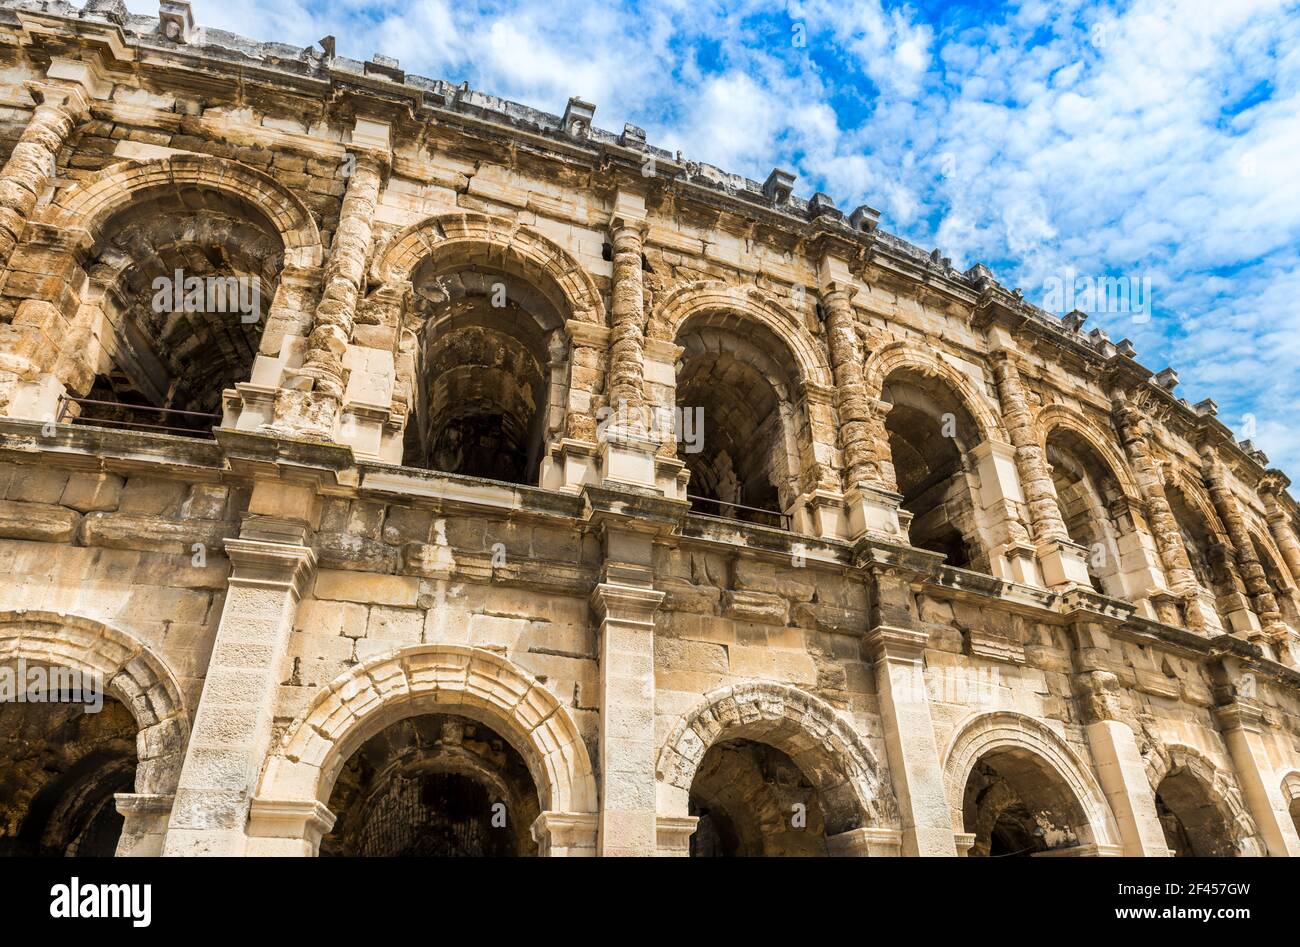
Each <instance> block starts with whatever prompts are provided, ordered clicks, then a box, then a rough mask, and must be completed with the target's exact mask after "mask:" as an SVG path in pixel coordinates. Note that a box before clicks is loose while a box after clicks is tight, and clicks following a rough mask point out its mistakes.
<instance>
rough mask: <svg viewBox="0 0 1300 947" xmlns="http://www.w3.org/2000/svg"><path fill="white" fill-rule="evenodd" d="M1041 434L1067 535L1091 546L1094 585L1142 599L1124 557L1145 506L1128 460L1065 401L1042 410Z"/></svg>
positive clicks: (1116, 594) (1131, 546)
mask: <svg viewBox="0 0 1300 947" xmlns="http://www.w3.org/2000/svg"><path fill="white" fill-rule="evenodd" d="M1037 432H1038V436H1039V438H1040V443H1041V445H1042V450H1043V455H1042V456H1043V457H1044V458H1045V460H1046V461H1047V470H1048V473H1049V474H1050V476H1051V478H1052V483H1053V486H1054V492H1055V495H1056V506H1057V510H1058V511H1059V513H1060V516H1061V519H1062V521H1063V522H1064V524H1065V529H1066V532H1067V534H1068V535H1069V538H1070V539H1071V540H1072V541H1073V542H1076V543H1078V544H1079V545H1081V546H1083V547H1085V548H1086V550H1087V554H1086V560H1085V561H1086V564H1087V571H1088V577H1089V579H1090V580H1091V582H1092V585H1093V587H1094V588H1095V589H1096V590H1097V591H1098V592H1101V593H1102V594H1105V595H1110V596H1113V597H1115V598H1130V597H1131V598H1137V597H1140V596H1141V594H1142V593H1143V592H1144V591H1145V587H1144V586H1143V585H1142V583H1141V581H1138V582H1136V583H1135V582H1134V581H1133V580H1132V577H1131V576H1130V575H1129V574H1128V571H1127V568H1126V567H1127V566H1129V565H1130V563H1129V562H1128V561H1126V560H1127V559H1128V555H1129V554H1130V553H1131V552H1132V550H1133V549H1134V546H1135V545H1136V544H1137V543H1135V542H1134V541H1132V540H1131V537H1133V536H1134V535H1135V534H1136V533H1137V532H1138V530H1139V529H1140V528H1141V527H1140V526H1139V525H1138V524H1139V517H1140V516H1141V512H1140V511H1141V510H1142V509H1143V505H1142V502H1141V499H1140V495H1139V494H1138V492H1137V489H1136V484H1135V483H1134V481H1133V479H1132V477H1131V475H1130V473H1129V470H1128V466H1127V464H1125V463H1124V461H1123V459H1122V458H1121V457H1119V455H1118V453H1117V452H1116V450H1115V449H1114V447H1113V446H1112V444H1111V440H1110V439H1109V438H1108V437H1106V435H1105V434H1104V433H1103V432H1102V431H1101V430H1099V429H1098V427H1097V426H1095V425H1094V424H1092V423H1091V422H1090V421H1089V420H1088V419H1086V418H1084V417H1083V416H1081V415H1080V414H1079V412H1077V411H1072V410H1070V409H1068V408H1065V407H1064V406H1062V405H1051V406H1050V407H1048V408H1046V409H1044V410H1043V411H1042V412H1040V413H1039V415H1038V419H1037ZM1126 540H1127V541H1126ZM1137 542H1138V543H1140V540H1138V541H1137Z"/></svg>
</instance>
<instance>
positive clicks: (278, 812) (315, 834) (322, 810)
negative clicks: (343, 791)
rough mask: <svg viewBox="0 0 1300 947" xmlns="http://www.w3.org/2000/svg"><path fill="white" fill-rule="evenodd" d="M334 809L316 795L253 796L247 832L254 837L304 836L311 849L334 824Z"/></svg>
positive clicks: (302, 837) (296, 837)
mask: <svg viewBox="0 0 1300 947" xmlns="http://www.w3.org/2000/svg"><path fill="white" fill-rule="evenodd" d="M334 820H335V816H334V813H333V812H331V811H330V810H329V808H328V807H327V806H326V805H325V804H324V803H323V802H320V801H319V800H316V799H254V800H253V801H252V804H251V806H250V807H249V813H248V834H249V835H250V836H251V837H254V838H291V839H304V840H306V841H308V842H310V843H311V845H312V848H313V849H314V848H315V847H316V846H317V845H319V844H320V840H321V836H323V835H325V833H327V832H328V831H329V830H330V829H332V828H334Z"/></svg>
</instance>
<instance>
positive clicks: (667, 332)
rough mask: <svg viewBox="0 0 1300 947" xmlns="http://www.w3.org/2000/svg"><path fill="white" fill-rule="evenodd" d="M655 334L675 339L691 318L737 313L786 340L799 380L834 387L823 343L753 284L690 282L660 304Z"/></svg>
mask: <svg viewBox="0 0 1300 947" xmlns="http://www.w3.org/2000/svg"><path fill="white" fill-rule="evenodd" d="M656 308H657V312H656V313H655V315H654V319H653V325H652V327H651V334H652V335H654V336H656V337H661V338H663V339H664V340H666V341H671V340H673V339H675V338H676V337H677V335H678V334H679V333H680V331H681V328H682V325H683V324H684V323H685V322H686V321H687V320H689V319H692V318H695V317H698V316H703V315H709V314H722V313H728V314H734V315H735V316H736V317H737V319H738V320H739V321H740V322H741V323H743V322H744V321H745V320H749V321H752V322H755V323H757V324H759V325H762V326H764V327H766V328H767V329H768V330H769V331H771V332H772V333H773V334H774V335H776V337H777V338H778V339H780V340H781V342H782V343H784V345H785V347H786V349H787V350H788V351H789V353H790V355H791V357H792V359H793V360H794V364H795V365H796V367H797V368H798V373H799V378H798V379H797V380H798V381H801V382H803V383H804V384H812V385H818V386H822V387H825V388H830V387H832V386H833V385H834V380H833V376H832V374H831V368H830V363H829V361H828V360H827V357H826V354H825V353H824V352H823V351H822V346H821V344H819V343H818V341H817V340H816V339H815V338H814V337H813V336H812V335H811V333H809V332H808V330H807V329H806V328H804V327H803V326H802V325H801V324H800V323H799V320H798V319H797V318H795V316H794V315H793V314H792V313H790V312H789V311H788V310H786V309H785V307H783V306H781V305H780V304H778V303H777V302H775V301H774V300H773V299H771V298H770V297H768V296H767V295H766V294H764V293H763V292H762V291H760V290H758V289H756V288H754V287H752V286H731V285H728V284H726V283H722V282H717V281H701V282H695V283H687V284H685V285H683V286H679V287H677V288H676V289H674V290H673V291H672V292H670V293H669V294H668V295H667V296H665V297H664V298H663V300H662V301H661V302H660V303H659V304H658V306H657V307H656Z"/></svg>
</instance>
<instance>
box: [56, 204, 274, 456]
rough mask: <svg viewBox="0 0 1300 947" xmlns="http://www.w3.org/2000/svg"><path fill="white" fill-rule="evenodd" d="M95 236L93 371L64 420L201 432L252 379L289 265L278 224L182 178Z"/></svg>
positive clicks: (90, 266) (129, 207) (90, 264)
mask: <svg viewBox="0 0 1300 947" xmlns="http://www.w3.org/2000/svg"><path fill="white" fill-rule="evenodd" d="M96 233H97V234H98V237H97V240H96V243H95V245H94V246H93V247H92V248H91V249H90V251H89V254H88V257H87V260H86V263H85V269H86V272H87V274H88V275H89V277H90V292H89V295H88V300H89V301H91V302H94V303H97V304H98V306H99V320H98V325H97V327H96V339H95V342H96V344H97V352H96V354H97V359H96V367H95V372H96V374H95V377H94V381H93V383H92V384H91V387H90V389H89V390H88V391H87V392H86V393H85V394H84V396H83V397H81V398H69V400H68V401H67V402H65V405H64V408H63V416H62V418H61V419H62V420H67V421H72V422H73V423H84V424H96V425H105V426H109V427H120V428H126V429H130V430H141V431H162V432H166V433H173V434H182V435H195V434H199V435H204V434H206V433H207V432H208V431H209V430H210V429H211V428H212V427H213V426H214V425H215V424H217V423H219V421H220V416H221V411H222V392H223V391H225V390H226V389H228V388H233V387H234V386H235V385H236V384H238V383H241V382H246V381H248V380H249V378H250V377H251V373H252V365H253V360H254V358H255V356H256V355H257V351H258V344H259V342H260V340H261V336H262V331H263V329H264V327H265V325H266V320H267V316H268V314H269V312H270V308H271V305H272V301H273V300H274V298H275V293H276V289H277V287H278V284H279V279H280V272H281V269H282V268H283V265H284V256H285V246H284V242H283V240H282V239H281V237H280V234H279V231H278V230H277V228H276V226H275V225H274V224H273V223H272V222H271V220H270V219H268V218H267V216H266V215H265V214H264V213H263V211H262V210H261V209H260V208H258V207H256V206H255V205H254V204H253V203H252V202H251V201H249V200H248V199H246V198H244V197H240V196H236V195H234V194H231V193H228V192H225V191H218V190H213V189H210V188H205V187H202V186H199V185H185V186H181V187H173V188H167V189H158V190H154V191H149V192H148V193H147V194H146V195H145V196H140V197H137V198H136V199H135V200H133V201H131V202H130V203H129V204H126V205H125V206H123V207H122V208H121V209H119V210H118V211H117V212H116V213H114V214H113V215H112V216H111V217H109V218H108V219H107V220H106V221H105V222H104V223H103V224H102V225H100V226H99V227H97V228H96Z"/></svg>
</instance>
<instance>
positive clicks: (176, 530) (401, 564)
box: [0, 0, 1300, 857]
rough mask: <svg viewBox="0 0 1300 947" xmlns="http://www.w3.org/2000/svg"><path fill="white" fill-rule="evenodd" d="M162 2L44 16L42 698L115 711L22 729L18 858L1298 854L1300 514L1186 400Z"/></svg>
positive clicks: (357, 68)
mask: <svg viewBox="0 0 1300 947" xmlns="http://www.w3.org/2000/svg"><path fill="white" fill-rule="evenodd" d="M164 6H165V7H166V9H165V10H161V11H160V14H161V15H160V17H159V18H153V17H144V16H138V15H133V14H129V13H128V12H127V11H126V10H125V8H124V6H123V5H122V4H120V3H116V2H114V0H96V2H92V3H88V4H87V6H86V8H85V9H79V8H77V7H74V6H71V5H69V4H66V3H63V2H57V0H49V2H45V0H25V2H13V0H4V2H0V40H2V41H3V42H0V57H2V59H3V70H2V71H0V97H2V98H3V100H2V101H0V158H3V159H4V165H3V169H2V170H0V264H3V269H2V271H0V672H6V671H7V669H11V668H15V667H17V666H18V665H19V662H23V666H26V665H27V663H33V664H39V665H42V666H50V667H64V668H67V669H72V670H76V671H77V672H78V673H81V674H85V675H89V676H90V677H91V678H92V679H94V680H97V679H98V678H96V675H98V676H99V678H102V679H103V684H104V687H103V694H102V696H103V697H104V700H105V701H106V702H107V704H108V706H110V707H113V708H116V710H110V711H108V712H107V713H105V714H104V715H103V716H99V717H89V716H88V717H87V720H85V721H73V722H71V723H69V721H68V720H67V718H66V717H60V716H59V714H60V713H61V712H62V711H61V709H60V706H59V705H57V704H55V705H50V704H45V703H42V702H39V701H26V700H22V701H19V700H17V699H11V697H13V696H15V695H16V692H14V694H11V695H10V697H6V698H5V699H4V700H0V761H3V762H4V764H5V765H6V767H7V771H8V772H11V773H13V774H16V776H15V778H14V779H12V780H10V781H9V783H7V784H6V785H7V786H10V785H12V786H13V787H16V788H13V789H5V790H4V792H0V852H10V851H13V852H20V853H31V852H33V851H40V852H46V853H51V854H53V853H58V854H67V853H83V854H84V853H93V852H97V851H104V850H105V849H107V850H110V851H111V850H113V849H116V851H117V852H118V853H120V854H123V855H126V854H158V853H166V854H171V855H204V854H242V855H269V854H281V855H283V854H293V855H312V854H317V853H325V854H344V855H365V854H381V855H382V854H420V853H428V854H437V853H440V854H452V853H454V854H540V855H549V856H561V855H563V856H586V855H615V854H622V855H679V854H696V855H711V854H748V855H760V854H762V855H779V854H796V855H810V854H829V855H849V856H868V857H880V856H893V855H900V854H901V855H933V856H939V855H947V856H956V855H965V856H979V855H988V854H999V855H1004V854H1032V855H1062V854H1065V855H1084V854H1088V855H1109V854H1118V853H1123V854H1130V855H1148V856H1163V855H1166V854H1170V853H1173V854H1222V855H1227V854H1233V855H1248V854H1269V855H1296V854H1300V837H1298V836H1297V826H1296V818H1297V816H1300V752H1298V751H1297V747H1300V636H1298V632H1300V592H1298V588H1300V539H1298V538H1297V522H1298V521H1300V518H1298V512H1300V511H1298V510H1297V506H1296V502H1295V500H1294V499H1293V498H1292V497H1291V495H1290V494H1289V493H1288V492H1287V488H1288V486H1289V482H1288V481H1287V479H1286V477H1285V476H1284V475H1283V474H1281V473H1280V472H1279V471H1276V470H1270V469H1269V468H1268V464H1267V458H1266V457H1264V456H1263V454H1262V453H1260V452H1259V451H1257V450H1255V448H1254V447H1253V446H1252V445H1250V444H1249V443H1248V442H1241V443H1238V442H1237V441H1236V440H1235V438H1234V437H1233V436H1232V434H1231V432H1230V431H1228V429H1227V428H1226V427H1224V426H1223V425H1222V424H1221V423H1220V422H1219V421H1218V420H1217V419H1216V418H1215V415H1214V408H1213V404H1212V403H1210V402H1202V403H1201V404H1200V405H1196V406H1193V405H1190V404H1188V403H1187V402H1185V401H1183V400H1182V399H1180V398H1179V397H1178V396H1177V394H1176V393H1175V388H1174V385H1175V384H1176V376H1173V375H1171V374H1170V373H1167V372H1166V373H1161V375H1159V376H1156V375H1153V373H1152V372H1150V371H1149V370H1147V369H1145V368H1144V367H1142V366H1141V365H1140V364H1139V363H1138V362H1137V361H1136V360H1135V357H1134V352H1133V350H1132V346H1131V345H1128V344H1126V343H1119V344H1115V343H1112V342H1110V341H1109V340H1108V339H1107V338H1106V337H1105V336H1104V335H1102V334H1098V333H1092V334H1084V333H1083V332H1082V331H1081V328H1080V326H1081V320H1080V319H1078V318H1070V319H1066V320H1064V321H1063V320H1061V319H1058V318H1056V317H1055V316H1053V315H1051V314H1049V313H1046V312H1043V311H1041V310H1039V309H1037V308H1036V307H1034V306H1031V305H1030V304H1028V303H1027V302H1026V301H1025V300H1024V299H1023V298H1022V297H1021V296H1020V295H1019V294H1018V293H1015V292H1011V291H1008V290H1007V289H1006V288H1004V287H1003V286H1001V285H1000V284H999V283H998V282H997V281H996V279H995V278H994V277H993V275H992V274H991V273H990V272H989V271H988V270H987V269H986V268H985V267H983V266H980V265H976V266H974V267H972V268H971V269H970V270H968V271H967V272H964V273H963V272H957V271H955V270H953V269H952V267H951V265H950V264H949V263H947V262H946V261H945V260H943V259H942V257H941V256H939V255H937V254H930V253H926V252H923V251H921V250H920V249H918V248H916V247H913V246H911V245H909V244H908V243H906V242H905V241H903V240H901V239H899V238H897V237H895V236H893V235H891V234H889V233H887V232H886V231H885V230H883V229H881V228H880V227H879V226H878V217H879V215H878V214H877V213H876V212H875V211H873V210H871V208H869V207H862V208H858V209H857V210H855V211H854V212H852V213H850V214H845V213H843V212H840V211H839V210H837V209H836V208H835V206H834V204H833V202H832V201H831V200H830V199H829V198H828V197H827V196H826V195H816V196H815V197H814V198H813V199H812V200H804V199H803V198H801V197H799V196H798V195H797V194H795V193H794V190H793V189H794V187H795V184H796V182H795V181H794V179H793V177H792V176H790V175H788V174H786V173H785V172H781V171H774V172H773V174H772V176H771V177H769V178H768V180H767V181H766V182H762V183H760V182H755V181H748V180H744V179H740V178H737V177H736V176H733V175H729V174H726V173H725V172H723V171H722V170H720V169H717V168H713V167H710V166H708V165H704V164H700V163H696V162H692V161H689V160H686V159H684V158H682V157H680V156H677V155H674V154H670V153H669V152H667V151H665V150H663V149H660V148H657V147H656V146H654V144H653V143H651V142H647V140H646V136H645V133H644V132H642V131H641V130H639V129H636V128H634V127H631V126H629V127H627V128H626V129H624V130H623V132H622V133H619V134H615V133H611V132H608V131H605V130H603V129H601V128H599V127H598V126H597V125H596V124H594V121H595V119H594V115H595V112H596V107H595V106H593V105H592V104H590V103H588V102H586V101H584V100H582V99H581V98H574V99H572V100H570V102H569V103H568V105H567V107H566V108H565V109H564V112H563V114H561V115H558V116H556V115H550V114H546V113H543V112H539V111H536V110H533V109H530V108H527V107H524V106H521V105H517V104H515V103H510V102H505V101H503V100H500V99H497V98H494V97H491V96H489V95H485V94H482V93H480V92H478V91H476V90H473V89H470V88H468V87H467V86H464V85H456V84H453V83H450V82H447V81H444V80H431V79H425V78H422V77H419V76H415V75H411V74H409V73H406V72H404V71H403V70H402V69H401V67H400V64H399V63H397V62H396V61H393V60H391V59H387V58H385V57H382V56H376V57H375V58H374V59H373V60H371V61H369V62H358V61H354V60H349V59H347V58H345V57H341V56H338V55H337V54H336V51H335V48H334V44H333V42H332V41H328V42H325V43H324V44H323V45H321V46H318V47H312V48H309V49H297V48H293V47H289V46H285V45H283V44H273V43H265V44H264V43H257V42H253V41H250V40H246V39H243V38H240V37H236V36H233V35H230V34H227V33H223V32H221V31H218V30H211V29H205V28H203V27H202V25H201V20H202V10H201V9H200V10H199V11H198V13H199V17H198V21H199V24H200V25H198V26H195V25H194V22H193V20H192V18H191V17H190V16H189V14H188V12H187V8H188V4H185V3H178V2H169V3H167V4H165V5H164ZM575 91H581V90H575ZM11 676H12V675H11ZM5 680H7V678H4V677H3V676H0V685H3V684H4V682H5ZM57 727H62V728H63V729H61V730H59V732H60V733H64V734H68V735H69V736H68V738H67V739H65V740H63V741H62V742H61V743H60V744H58V745H53V744H52V741H50V742H47V743H41V742H40V741H39V740H38V741H35V742H33V741H32V740H31V739H29V738H27V737H24V738H22V739H19V735H20V734H32V733H53V732H54V730H55V728H57ZM33 747H36V749H33ZM50 761H53V762H50ZM38 763H39V765H38ZM92 763H93V764H94V765H92ZM42 794H44V795H42ZM52 794H59V795H60V798H61V799H62V800H63V802H62V803H61V804H60V805H59V806H57V807H55V808H54V814H53V815H51V814H50V807H49V806H47V805H44V804H42V805H35V804H33V800H35V799H37V798H38V797H41V798H52ZM114 820H116V821H114Z"/></svg>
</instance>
